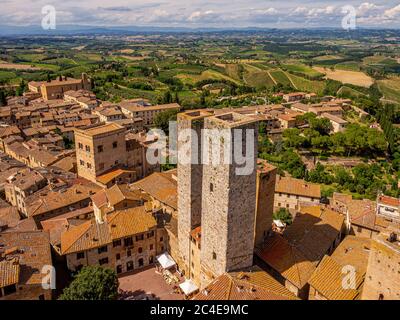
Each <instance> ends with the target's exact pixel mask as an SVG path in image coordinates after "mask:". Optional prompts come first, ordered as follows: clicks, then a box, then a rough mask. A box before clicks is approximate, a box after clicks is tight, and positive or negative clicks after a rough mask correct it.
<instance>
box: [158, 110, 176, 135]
mask: <svg viewBox="0 0 400 320" xmlns="http://www.w3.org/2000/svg"><path fill="white" fill-rule="evenodd" d="M177 114H178V110H168V111H163V112H160V113H158V114H157V115H156V116H155V117H154V126H155V127H156V128H158V129H161V130H163V131H164V132H165V133H166V134H168V133H169V123H170V121H176V118H177Z"/></svg>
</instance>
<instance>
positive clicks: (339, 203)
mask: <svg viewBox="0 0 400 320" xmlns="http://www.w3.org/2000/svg"><path fill="white" fill-rule="evenodd" d="M329 203H330V207H331V208H332V209H333V210H335V211H336V212H339V213H341V214H343V215H344V216H345V217H346V229H347V230H346V232H347V233H348V234H351V235H356V236H357V237H362V238H372V237H374V236H375V235H377V234H378V233H379V230H380V227H379V221H378V219H377V215H376V203H375V202H374V201H371V200H368V199H362V200H356V199H353V197H352V196H351V195H348V194H342V193H337V192H335V193H334V194H333V196H332V198H330V199H329Z"/></svg>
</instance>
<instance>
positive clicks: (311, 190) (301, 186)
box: [275, 176, 321, 199]
mask: <svg viewBox="0 0 400 320" xmlns="http://www.w3.org/2000/svg"><path fill="white" fill-rule="evenodd" d="M275 193H286V194H291V195H296V196H304V197H309V198H317V199H319V198H321V186H320V185H318V184H312V183H307V182H305V181H304V180H300V179H294V178H290V177H281V176H278V177H277V179H276V185H275Z"/></svg>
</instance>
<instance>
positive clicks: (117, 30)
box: [0, 25, 399, 36]
mask: <svg viewBox="0 0 400 320" xmlns="http://www.w3.org/2000/svg"><path fill="white" fill-rule="evenodd" d="M320 31H323V32H325V33H332V32H333V33H342V34H343V33H347V31H345V30H343V29H337V28H329V27H326V28H322V27H321V28H297V29H293V28H291V29H276V28H261V27H243V28H204V27H203V28H186V27H161V26H155V27H151V26H116V27H101V26H82V25H59V26H58V27H57V29H56V30H44V29H42V27H41V26H40V25H33V26H7V25H0V36H25V35H38V36H39V35H40V36H46V35H48V36H61V35H124V34H126V35H129V34H144V33H202V32H270V33H294V34H300V33H309V34H313V33H317V34H318V33H319V32H320ZM374 31H375V32H379V33H382V31H383V29H367V28H365V29H357V30H356V31H351V33H370V32H372V33H374ZM389 31H391V32H392V33H395V34H396V35H397V34H398V33H399V30H389Z"/></svg>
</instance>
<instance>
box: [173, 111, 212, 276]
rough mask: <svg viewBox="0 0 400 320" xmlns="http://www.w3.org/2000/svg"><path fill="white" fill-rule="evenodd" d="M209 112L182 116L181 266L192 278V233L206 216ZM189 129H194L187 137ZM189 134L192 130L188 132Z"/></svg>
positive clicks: (179, 169)
mask: <svg viewBox="0 0 400 320" xmlns="http://www.w3.org/2000/svg"><path fill="white" fill-rule="evenodd" d="M211 115H212V114H211V113H209V112H206V111H188V112H184V113H180V114H179V115H178V151H179V152H182V150H183V149H184V150H185V152H182V153H181V154H180V155H178V241H179V251H180V256H181V258H182V260H183V261H182V263H183V264H182V263H181V265H180V268H181V269H184V270H185V272H186V274H187V275H190V273H191V272H190V259H191V255H190V233H191V231H192V230H193V229H194V228H196V227H198V226H200V224H201V213H202V190H201V188H202V181H203V165H202V162H201V151H202V148H201V130H202V129H203V128H204V119H205V118H207V117H209V116H211ZM185 130H192V132H191V134H185ZM186 132H189V131H186Z"/></svg>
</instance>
